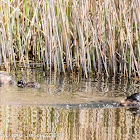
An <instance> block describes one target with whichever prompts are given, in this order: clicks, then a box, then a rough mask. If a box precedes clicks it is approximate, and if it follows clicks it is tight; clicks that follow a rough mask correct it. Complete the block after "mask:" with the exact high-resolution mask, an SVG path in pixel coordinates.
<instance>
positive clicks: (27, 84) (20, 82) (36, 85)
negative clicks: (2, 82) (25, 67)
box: [17, 78, 40, 88]
mask: <svg viewBox="0 0 140 140" xmlns="http://www.w3.org/2000/svg"><path fill="white" fill-rule="evenodd" d="M17 86H18V87H21V88H24V87H30V88H40V84H39V83H36V82H26V81H25V80H24V79H22V78H21V79H19V80H18V81H17Z"/></svg>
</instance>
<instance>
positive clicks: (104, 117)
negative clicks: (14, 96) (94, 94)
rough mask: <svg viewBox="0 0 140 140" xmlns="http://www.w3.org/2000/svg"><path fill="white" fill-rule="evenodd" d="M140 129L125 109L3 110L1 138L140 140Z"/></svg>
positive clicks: (49, 108) (135, 117)
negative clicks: (124, 139)
mask: <svg viewBox="0 0 140 140" xmlns="http://www.w3.org/2000/svg"><path fill="white" fill-rule="evenodd" d="M138 129H139V117H138V116H134V115H133V113H131V112H130V111H128V110H127V109H125V108H102V109H96V108H65V107H63V108H62V107H61V108H60V107H51V106H13V105H2V106H0V137H1V138H4V137H7V138H9V139H13V138H17V139H33V138H37V139H45V138H50V139H54V138H56V139H72V140H73V139H77V140H78V139H81V140H82V139H92V138H94V139H107V138H110V139H111V138H112V139H122V138H130V139H131V138H133V139H139V134H138V133H137V130H138ZM127 130H129V131H127Z"/></svg>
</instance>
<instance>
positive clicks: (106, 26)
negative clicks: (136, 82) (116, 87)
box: [0, 0, 140, 78]
mask: <svg viewBox="0 0 140 140" xmlns="http://www.w3.org/2000/svg"><path fill="white" fill-rule="evenodd" d="M139 13H140V1H139V0H136V1H135V2H133V0H117V1H115V0H98V1H96V0H76V1H75V0H30V1H28V0H17V1H12V0H7V1H6V0H1V2H0V17H1V18H0V51H1V53H0V64H2V63H4V65H5V67H8V62H9V61H10V62H11V63H13V64H14V66H15V67H16V61H18V60H19V61H20V62H22V63H24V64H25V63H29V62H30V60H33V61H35V62H36V61H39V62H42V63H43V65H44V67H46V70H50V72H51V70H52V69H54V70H55V71H58V72H64V73H65V72H66V70H70V71H74V70H75V69H76V70H79V71H81V72H82V74H84V75H85V77H88V75H89V73H92V72H97V73H98V74H102V73H105V74H106V75H107V76H109V75H111V74H116V73H122V74H124V75H126V76H127V77H129V78H130V77H131V76H132V75H134V76H138V77H140V39H139V38H140V14H139Z"/></svg>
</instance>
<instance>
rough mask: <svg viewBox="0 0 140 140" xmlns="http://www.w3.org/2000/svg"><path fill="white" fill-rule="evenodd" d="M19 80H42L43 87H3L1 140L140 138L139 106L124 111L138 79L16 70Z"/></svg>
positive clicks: (139, 87) (136, 89) (0, 89)
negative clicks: (125, 103)
mask: <svg viewBox="0 0 140 140" xmlns="http://www.w3.org/2000/svg"><path fill="white" fill-rule="evenodd" d="M10 73H11V76H12V77H13V79H14V80H15V81H17V79H18V78H20V77H24V79H25V80H27V81H37V82H39V83H40V85H41V88H40V89H29V88H18V87H16V86H15V85H13V86H8V85H4V86H2V87H0V97H1V98H0V137H1V138H0V139H18V140H19V139H40V140H42V139H51V140H52V139H58V140H86V139H87V140H90V139H97V140H100V139H104V140H110V139H111V140H113V139H120V140H122V139H134V140H136V139H140V138H139V131H138V130H139V127H140V126H139V122H140V117H139V115H140V109H139V107H133V108H127V107H119V106H118V105H119V102H120V101H121V100H122V99H123V98H125V97H126V96H128V95H130V94H132V93H134V92H139V91H140V83H139V82H138V81H133V80H131V81H128V80H126V79H124V78H123V77H119V76H117V77H116V78H113V79H110V78H109V79H106V78H104V77H94V78H88V79H85V78H82V77H80V76H79V75H72V74H71V75H66V76H62V75H61V76H60V75H59V76H58V75H57V76H56V75H55V74H52V75H48V76H46V75H45V73H44V72H42V71H39V70H38V71H37V69H36V71H34V70H32V69H27V70H24V69H21V70H18V71H16V72H15V71H11V72H10Z"/></svg>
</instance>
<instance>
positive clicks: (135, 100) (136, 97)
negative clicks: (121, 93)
mask: <svg viewBox="0 0 140 140" xmlns="http://www.w3.org/2000/svg"><path fill="white" fill-rule="evenodd" d="M137 105H140V93H134V94H132V95H131V96H128V97H127V98H126V99H124V100H122V101H121V103H120V106H137Z"/></svg>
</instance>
